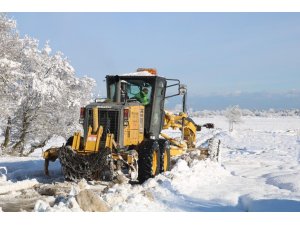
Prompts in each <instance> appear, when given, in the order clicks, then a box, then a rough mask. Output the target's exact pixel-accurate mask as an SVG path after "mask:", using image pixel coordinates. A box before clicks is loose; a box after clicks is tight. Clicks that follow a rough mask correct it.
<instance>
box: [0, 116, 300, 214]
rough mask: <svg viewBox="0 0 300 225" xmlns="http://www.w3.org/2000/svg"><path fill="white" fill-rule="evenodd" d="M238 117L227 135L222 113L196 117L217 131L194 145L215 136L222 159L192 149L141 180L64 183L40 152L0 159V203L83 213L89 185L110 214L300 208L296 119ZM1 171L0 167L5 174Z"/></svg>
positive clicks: (5, 207)
mask: <svg viewBox="0 0 300 225" xmlns="http://www.w3.org/2000/svg"><path fill="white" fill-rule="evenodd" d="M243 119H244V122H243V123H241V124H239V125H236V126H235V130H234V131H233V132H231V133H230V132H228V131H227V128H228V123H227V122H226V120H225V118H224V117H221V116H220V117H216V116H215V117H212V118H203V119H200V118H195V121H197V122H198V123H200V124H203V123H206V122H214V123H215V125H216V129H215V130H208V129H203V130H202V131H201V132H199V136H198V138H197V144H198V145H200V144H202V143H203V142H204V140H206V139H207V138H209V137H211V136H213V135H216V136H218V137H219V138H220V140H221V143H222V144H221V162H220V163H219V164H218V163H215V162H211V161H199V160H197V159H193V158H195V155H193V154H191V155H189V157H185V158H184V159H182V158H177V159H174V162H176V163H175V164H174V166H173V168H172V170H171V171H170V172H167V173H164V174H161V175H159V176H157V177H155V178H153V179H149V180H148V181H146V182H145V183H144V184H143V185H130V184H127V183H122V184H115V185H114V186H109V184H107V183H94V184H92V183H84V182H83V183H82V184H73V183H67V182H63V178H62V174H61V172H60V166H59V163H57V162H56V163H52V164H50V170H51V173H52V178H51V179H49V178H45V177H44V175H43V161H42V159H41V158H40V157H38V155H39V153H36V154H35V155H36V156H32V157H31V158H21V159H20V158H9V157H2V158H0V167H2V168H5V169H6V170H7V174H6V175H2V177H0V207H2V210H3V211H19V210H26V211H31V210H38V211H81V209H80V207H79V206H78V205H77V204H76V201H74V198H75V196H76V194H78V191H80V190H82V189H91V190H93V191H94V192H96V193H97V194H98V195H99V196H101V199H102V200H104V201H105V202H106V203H107V204H108V205H109V206H110V207H111V210H112V211H205V212H206V211H214V212H216V211H218V212H219V211H226V212H227V211H243V212H244V211H297V212H300V182H299V180H300V164H299V152H300V140H299V139H300V137H299V135H298V133H299V128H300V118H298V117H278V118H262V117H245V118H243ZM166 132H168V133H169V134H170V135H172V136H177V135H179V133H178V132H177V131H166ZM5 169H0V171H1V173H2V174H5V173H6V172H5ZM38 199H39V201H37V200H38ZM20 203H21V204H20Z"/></svg>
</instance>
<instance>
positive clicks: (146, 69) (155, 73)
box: [136, 68, 157, 75]
mask: <svg viewBox="0 0 300 225" xmlns="http://www.w3.org/2000/svg"><path fill="white" fill-rule="evenodd" d="M144 71H147V72H148V73H151V74H152V75H157V71H156V69H154V68H138V69H137V70H136V72H144Z"/></svg>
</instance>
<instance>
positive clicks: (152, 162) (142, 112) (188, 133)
mask: <svg viewBox="0 0 300 225" xmlns="http://www.w3.org/2000/svg"><path fill="white" fill-rule="evenodd" d="M106 84H107V98H105V99H96V100H95V102H94V103H91V104H89V105H87V106H85V107H84V108H81V110H80V123H81V124H82V125H83V130H84V133H83V134H81V133H80V132H76V133H75V134H74V136H72V137H70V138H69V139H68V140H67V142H66V144H65V145H64V146H62V147H61V148H59V149H49V150H47V151H45V152H44V153H43V157H44V158H45V174H46V175H48V174H49V172H48V166H49V161H55V160H56V159H57V158H59V160H60V163H61V166H62V171H63V174H64V177H65V179H67V180H72V181H77V180H80V179H82V178H85V179H87V180H112V179H113V178H114V176H115V175H116V174H117V173H119V172H122V173H123V174H126V175H127V176H128V178H129V179H131V180H136V181H139V182H140V183H143V182H144V181H145V180H147V179H148V178H150V177H154V176H155V175H157V174H159V173H161V172H164V171H168V170H170V162H171V157H172V156H176V155H181V154H184V153H186V151H188V150H191V149H195V147H196V146H195V143H196V134H197V131H200V130H201V126H200V125H197V124H196V123H195V122H194V121H193V120H192V119H191V118H189V117H188V116H187V112H186V94H187V89H186V86H185V85H182V84H180V81H179V80H177V79H166V78H165V77H162V76H158V75H157V74H156V70H155V69H149V68H140V69H138V70H137V72H136V73H131V74H127V75H126V74H125V75H107V76H106ZM168 88H173V89H174V88H175V90H176V93H173V94H171V95H169V96H167V95H166V92H167V89H168ZM145 89H147V92H146V94H145V93H144V96H143V97H144V99H145V98H147V101H146V102H145V101H144V102H140V101H141V99H140V98H139V97H138V96H139V95H140V93H141V92H142V91H143V90H145ZM178 95H181V96H182V99H183V110H182V112H181V113H179V114H177V115H175V114H172V113H169V112H166V111H165V106H164V105H165V99H167V98H170V97H174V96H178ZM203 126H205V127H207V128H213V124H205V125H203ZM168 128H172V129H180V130H181V133H182V136H181V138H180V139H179V140H178V139H174V138H172V137H169V136H168V135H166V134H164V133H161V131H162V130H163V129H168ZM201 151H202V153H203V155H205V156H206V157H208V156H210V155H213V156H214V157H215V158H217V157H218V155H219V143H218V146H217V148H215V149H209V148H207V149H201Z"/></svg>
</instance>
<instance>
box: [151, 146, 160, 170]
mask: <svg viewBox="0 0 300 225" xmlns="http://www.w3.org/2000/svg"><path fill="white" fill-rule="evenodd" d="M157 159H158V155H157V152H156V151H154V152H153V154H152V175H153V176H155V174H156V173H157V170H159V168H158V167H157Z"/></svg>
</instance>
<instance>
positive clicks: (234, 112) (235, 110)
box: [224, 105, 242, 132]
mask: <svg viewBox="0 0 300 225" xmlns="http://www.w3.org/2000/svg"><path fill="white" fill-rule="evenodd" d="M224 115H225V117H226V118H227V120H228V122H229V131H230V132H231V131H233V124H235V123H240V122H242V111H241V109H240V108H239V106H238V105H235V106H230V107H228V108H227V109H226V110H225V114H224Z"/></svg>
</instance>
